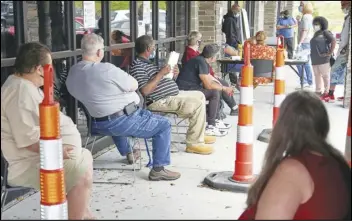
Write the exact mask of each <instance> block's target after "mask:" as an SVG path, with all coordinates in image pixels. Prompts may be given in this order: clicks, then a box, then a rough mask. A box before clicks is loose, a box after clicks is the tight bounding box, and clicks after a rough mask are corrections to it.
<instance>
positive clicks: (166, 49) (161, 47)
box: [157, 43, 170, 67]
mask: <svg viewBox="0 0 352 221" xmlns="http://www.w3.org/2000/svg"><path fill="white" fill-rule="evenodd" d="M157 50H158V53H159V54H158V55H159V60H158V64H159V67H163V66H165V65H166V62H167V59H168V56H169V54H170V43H163V44H158V49H157Z"/></svg>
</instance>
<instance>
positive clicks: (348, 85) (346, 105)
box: [343, 28, 351, 108]
mask: <svg viewBox="0 0 352 221" xmlns="http://www.w3.org/2000/svg"><path fill="white" fill-rule="evenodd" d="M349 39H351V28H350V37H349ZM350 53H351V41H350V44H349V52H348V54H349V55H350V56H351V54H350ZM344 89H345V90H344V96H345V99H344V101H343V107H344V108H349V107H350V105H351V104H350V102H351V57H350V58H349V59H348V64H347V73H346V77H345V88H344Z"/></svg>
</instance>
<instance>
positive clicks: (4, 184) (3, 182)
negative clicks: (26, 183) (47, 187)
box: [1, 151, 31, 217]
mask: <svg viewBox="0 0 352 221" xmlns="http://www.w3.org/2000/svg"><path fill="white" fill-rule="evenodd" d="M8 165H9V164H8V162H7V161H6V159H5V158H4V156H3V154H2V151H1V217H2V213H3V210H4V207H5V203H6V198H7V194H8V193H10V192H13V191H20V190H30V189H31V188H28V187H19V186H16V187H12V186H9V185H8V184H7V168H8Z"/></svg>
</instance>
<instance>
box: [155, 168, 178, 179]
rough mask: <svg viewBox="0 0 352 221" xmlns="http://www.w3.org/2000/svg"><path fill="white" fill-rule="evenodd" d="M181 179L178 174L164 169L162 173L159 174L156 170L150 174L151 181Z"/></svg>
mask: <svg viewBox="0 0 352 221" xmlns="http://www.w3.org/2000/svg"><path fill="white" fill-rule="evenodd" d="M180 177H181V174H180V173H178V172H172V171H170V170H167V169H165V168H163V169H162V170H161V171H159V172H157V171H155V170H154V168H153V169H152V170H151V171H150V173H149V180H153V181H160V180H177V179H178V178H180Z"/></svg>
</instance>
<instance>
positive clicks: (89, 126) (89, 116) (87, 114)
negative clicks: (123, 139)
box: [80, 103, 142, 183]
mask: <svg viewBox="0 0 352 221" xmlns="http://www.w3.org/2000/svg"><path fill="white" fill-rule="evenodd" d="M80 107H81V108H82V110H83V112H84V114H85V116H86V118H87V127H88V131H87V140H86V143H85V145H84V148H87V145H88V142H89V140H90V138H91V137H93V143H92V147H91V148H90V152H92V151H93V148H94V144H95V141H96V139H97V137H98V136H105V135H104V134H99V133H94V132H92V116H91V115H90V114H89V112H88V110H87V108H86V107H85V106H84V105H83V104H82V103H81V105H80ZM131 138H132V139H130V140H132V142H133V143H132V144H130V145H129V146H130V151H131V154H132V158H133V160H134V159H135V158H134V154H133V149H134V147H135V146H136V145H137V144H138V147H139V151H141V146H140V143H139V140H138V139H137V138H135V137H131ZM132 166H133V183H135V182H136V166H135V162H133V164H132ZM141 168H142V157H140V158H139V168H138V170H141Z"/></svg>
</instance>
